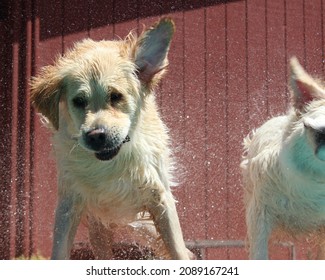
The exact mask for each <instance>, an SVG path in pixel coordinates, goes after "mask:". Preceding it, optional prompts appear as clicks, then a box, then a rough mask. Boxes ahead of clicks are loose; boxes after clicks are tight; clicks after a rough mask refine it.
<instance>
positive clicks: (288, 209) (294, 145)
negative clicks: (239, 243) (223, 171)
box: [241, 58, 325, 259]
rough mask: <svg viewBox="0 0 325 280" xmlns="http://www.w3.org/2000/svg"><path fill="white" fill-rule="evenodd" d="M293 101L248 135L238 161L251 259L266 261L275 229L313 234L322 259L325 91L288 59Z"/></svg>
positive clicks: (324, 219)
mask: <svg viewBox="0 0 325 280" xmlns="http://www.w3.org/2000/svg"><path fill="white" fill-rule="evenodd" d="M290 66H291V77H290V80H291V88H292V102H291V106H290V109H289V111H288V113H287V114H286V115H283V116H279V117H274V118H272V119H270V120H269V121H267V122H266V123H265V124H263V125H262V126H261V127H260V128H258V129H257V130H256V131H255V132H253V133H252V134H251V135H249V136H248V137H247V138H246V139H245V141H244V146H245V153H244V159H243V161H242V163H241V167H242V169H243V177H244V184H245V206H246V222H247V231H248V242H249V251H250V258H251V259H267V258H268V257H269V255H268V242H269V238H270V236H271V233H272V232H274V231H278V232H286V233H289V234H290V235H293V236H298V235H301V234H306V233H313V234H314V233H316V235H317V238H318V239H319V252H318V257H319V258H324V257H325V247H324V245H325V244H324V241H325V238H324V237H325V236H324V225H325V90H324V87H323V86H322V84H321V83H320V82H319V81H317V80H316V79H314V78H312V77H311V76H310V75H309V74H307V73H306V71H305V70H304V69H303V68H302V66H301V65H300V64H299V62H298V60H297V59H296V58H292V59H291V62H290Z"/></svg>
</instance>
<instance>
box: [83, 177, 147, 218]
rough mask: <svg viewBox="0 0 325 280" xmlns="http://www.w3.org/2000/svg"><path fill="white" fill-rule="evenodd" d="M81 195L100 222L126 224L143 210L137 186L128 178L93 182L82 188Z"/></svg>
mask: <svg viewBox="0 0 325 280" xmlns="http://www.w3.org/2000/svg"><path fill="white" fill-rule="evenodd" d="M86 188H87V187H86ZM83 196H84V200H85V201H86V208H87V210H88V211H89V212H90V214H91V215H93V216H95V217H96V218H98V219H100V220H101V221H102V222H107V223H111V222H114V223H118V224H126V223H129V222H132V221H134V220H135V217H136V215H137V214H138V213H139V212H141V211H143V210H144V202H143V201H142V196H141V193H140V188H139V186H137V185H136V184H135V183H134V182H131V181H128V180H123V179H121V180H108V181H106V182H100V183H97V184H94V185H92V186H91V188H89V189H88V188H87V189H84V190H83Z"/></svg>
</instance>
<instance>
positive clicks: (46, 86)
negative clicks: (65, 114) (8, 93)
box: [30, 66, 62, 130]
mask: <svg viewBox="0 0 325 280" xmlns="http://www.w3.org/2000/svg"><path fill="white" fill-rule="evenodd" d="M61 81H62V79H61V78H60V77H59V75H58V71H57V69H56V67H55V66H46V67H44V68H42V70H41V73H40V74H39V75H38V76H36V77H33V78H32V80H31V95H30V101H31V103H32V105H33V106H34V107H35V108H36V110H37V111H38V112H40V113H41V114H42V115H44V116H45V117H46V118H47V119H48V120H49V121H50V123H51V124H52V126H53V128H55V129H56V130H58V129H59V101H60V95H61V93H60V91H61V90H60V88H61Z"/></svg>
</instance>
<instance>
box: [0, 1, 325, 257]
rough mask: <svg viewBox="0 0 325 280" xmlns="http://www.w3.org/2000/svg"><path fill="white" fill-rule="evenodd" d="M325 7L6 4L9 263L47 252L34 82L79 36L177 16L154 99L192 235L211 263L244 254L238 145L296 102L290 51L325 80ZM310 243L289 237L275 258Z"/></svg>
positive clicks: (1, 229) (50, 185)
mask: <svg viewBox="0 0 325 280" xmlns="http://www.w3.org/2000/svg"><path fill="white" fill-rule="evenodd" d="M324 9H325V7H324V3H323V0H308V1H307V0H295V1H288V0H246V1H221V0H219V1H218V0H205V1H194V0H193V1H190V0H189V1H185V0H176V1H168V0H167V1H166V0H158V1H148V0H129V1H125V0H123V1H115V0H105V1H95V0H88V1H77V0H70V1H67V0H56V1H43V0H26V1H24V0H21V1H19V0H14V1H9V0H8V1H1V3H0V36H1V37H0V38H1V40H0V54H1V64H0V78H1V83H0V109H1V114H0V123H1V127H0V139H1V144H0V155H1V156H0V165H1V170H0V179H1V181H0V222H1V225H0V258H1V259H8V258H13V257H17V256H20V255H27V256H29V255H31V254H34V253H39V254H41V255H44V256H48V255H49V254H50V247H51V234H52V233H51V231H52V226H53V213H54V207H55V201H56V171H55V161H54V158H53V156H52V154H51V144H50V140H49V139H50V134H49V132H48V131H47V130H46V129H45V128H44V127H43V126H42V124H41V123H40V121H39V119H38V117H37V116H36V115H35V113H34V111H33V110H31V109H30V106H29V102H28V95H29V86H28V80H29V78H30V77H31V76H32V75H33V74H35V73H36V72H37V70H38V69H39V68H40V67H41V66H44V65H46V64H49V63H51V62H52V61H53V59H54V57H55V56H56V55H57V54H58V53H64V51H65V50H66V49H67V48H69V47H71V46H72V44H73V42H75V41H77V40H79V39H82V38H85V37H91V38H93V39H112V38H116V37H117V36H120V37H124V36H125V35H127V33H128V32H129V31H130V30H131V29H136V30H138V31H141V30H142V26H143V24H145V25H150V24H151V23H153V22H154V21H155V20H157V19H158V18H159V17H161V16H165V15H168V16H171V17H172V18H173V19H174V20H175V22H176V27H177V31H176V34H175V38H174V40H173V43H172V47H171V52H170V56H169V57H170V67H169V72H168V74H167V76H166V78H165V79H164V81H163V83H162V84H161V85H160V87H159V89H158V91H157V95H158V98H159V104H160V107H161V111H162V116H163V118H164V120H165V121H166V123H167V124H168V126H169V127H170V130H171V135H172V137H173V148H174V150H175V153H176V156H177V160H178V162H179V170H178V175H179V178H180V181H181V184H180V187H179V188H178V189H177V190H176V191H175V195H176V197H177V199H178V200H179V204H178V209H179V215H180V219H181V224H182V227H183V231H184V235H185V239H186V240H187V241H188V242H189V244H190V245H195V246H197V247H199V248H200V250H201V254H202V257H203V258H206V259H246V258H247V252H246V250H245V247H244V240H245V222H244V214H243V213H244V210H243V204H242V185H241V181H240V170H239V162H240V159H241V142H242V139H243V137H244V136H245V135H246V134H247V133H248V131H249V130H250V129H252V128H254V127H256V126H258V125H260V124H261V123H262V122H263V121H264V120H266V119H267V118H269V117H270V116H273V115H276V114H279V113H281V112H284V111H285V109H286V108H287V105H288V93H287V92H288V90H287V86H286V82H287V74H288V71H287V69H288V67H287V64H288V58H289V57H290V56H292V55H296V56H297V57H298V58H299V59H300V61H301V62H302V63H303V64H304V66H305V67H306V68H307V70H308V71H309V72H311V73H312V74H317V75H319V76H323V75H324V60H323V58H324V35H325V34H324V17H325V10H324ZM85 241H87V235H86V233H85V231H84V230H80V232H79V233H78V236H77V240H76V242H85ZM283 241H286V240H283ZM310 250H312V249H310V246H309V244H307V243H305V242H304V243H301V244H300V243H298V244H296V245H294V246H293V245H291V243H286V242H284V243H283V242H282V243H280V244H275V245H274V246H272V250H271V256H272V258H281V259H284V258H299V259H305V258H308V257H309V256H310V254H311V253H310V252H311V251H310Z"/></svg>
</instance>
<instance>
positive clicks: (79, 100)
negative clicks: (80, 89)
mask: <svg viewBox="0 0 325 280" xmlns="http://www.w3.org/2000/svg"><path fill="white" fill-rule="evenodd" d="M72 102H73V105H74V106H75V107H77V108H85V107H86V106H87V104H88V102H87V99H86V98H84V97H81V96H78V97H75V98H74V99H73V100H72Z"/></svg>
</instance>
